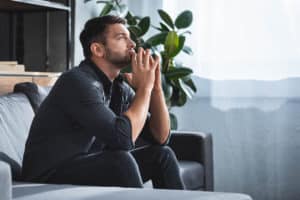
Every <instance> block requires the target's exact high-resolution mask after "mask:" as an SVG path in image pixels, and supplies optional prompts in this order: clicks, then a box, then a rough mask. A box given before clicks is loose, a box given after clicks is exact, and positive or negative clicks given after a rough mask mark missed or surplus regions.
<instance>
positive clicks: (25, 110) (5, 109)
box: [0, 83, 51, 180]
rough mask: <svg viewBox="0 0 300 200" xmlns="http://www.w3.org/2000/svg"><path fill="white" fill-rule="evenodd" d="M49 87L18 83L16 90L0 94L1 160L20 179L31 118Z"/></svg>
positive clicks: (14, 177) (15, 177) (14, 176)
mask: <svg viewBox="0 0 300 200" xmlns="http://www.w3.org/2000/svg"><path fill="white" fill-rule="evenodd" d="M50 89H51V87H41V86H37V85H36V84H34V83H19V84H16V85H15V88H14V93H9V94H6V95H2V96H0V160H2V161H4V162H6V163H8V164H9V165H10V166H11V169H12V176H13V179H14V180H21V166H22V160H23V154H24V148H25V143H26V140H27V137H28V133H29V129H30V126H31V122H32V120H33V117H34V114H35V113H36V111H37V109H38V107H39V106H40V104H41V103H42V101H43V100H44V98H45V97H46V96H47V95H48V93H49V91H50Z"/></svg>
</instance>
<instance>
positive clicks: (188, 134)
mask: <svg viewBox="0 0 300 200" xmlns="http://www.w3.org/2000/svg"><path fill="white" fill-rule="evenodd" d="M212 142H213V141H212V135H211V134H210V133H203V132H193V131H172V132H171V138H170V141H169V146H170V147H171V148H172V149H173V151H174V152H175V154H176V157H177V159H178V160H189V161H196V162H199V163H201V164H202V165H203V167H204V173H205V176H204V177H205V180H204V183H205V184H204V185H205V188H204V189H205V190H208V191H212V190H213V146H212Z"/></svg>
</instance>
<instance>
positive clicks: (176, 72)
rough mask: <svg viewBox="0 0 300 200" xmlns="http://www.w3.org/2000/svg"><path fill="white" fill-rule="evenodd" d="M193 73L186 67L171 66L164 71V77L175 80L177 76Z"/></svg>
mask: <svg viewBox="0 0 300 200" xmlns="http://www.w3.org/2000/svg"><path fill="white" fill-rule="evenodd" d="M192 73H193V70H191V69H190V68H186V67H179V68H176V67H172V68H170V69H169V71H167V72H166V73H165V76H166V78H168V79H170V80H177V79H179V78H182V77H185V76H188V75H190V74H192Z"/></svg>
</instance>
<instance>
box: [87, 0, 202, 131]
mask: <svg viewBox="0 0 300 200" xmlns="http://www.w3.org/2000/svg"><path fill="white" fill-rule="evenodd" d="M87 1H91V0H85V2H87ZM97 3H101V4H104V7H103V9H102V10H101V12H100V16H104V15H107V14H114V15H118V16H121V17H123V18H125V19H126V22H127V28H128V30H129V31H130V34H131V38H132V39H133V40H134V41H135V42H136V44H137V48H138V47H143V48H145V49H146V48H149V49H151V50H152V52H153V53H156V54H158V55H160V56H161V61H162V63H161V66H162V67H161V73H162V74H161V77H162V87H163V91H164V95H165V100H166V104H167V106H168V108H169V113H170V119H171V128H172V129H177V120H176V116H175V115H174V114H172V113H171V108H172V107H174V106H183V105H184V104H185V103H186V101H187V98H192V96H193V94H194V92H196V90H197V88H196V86H195V84H194V82H193V80H192V79H191V74H192V73H193V71H192V69H190V68H188V67H186V66H184V65H183V64H182V63H180V62H178V61H177V60H176V59H175V58H176V56H177V55H178V54H179V53H180V52H184V53H187V54H189V55H191V54H192V50H191V48H190V47H188V46H186V45H185V39H186V35H188V34H191V32H190V31H188V30H187V28H188V27H189V26H190V25H191V23H192V21H193V15H192V13H191V11H188V10H186V11H183V12H182V13H180V14H179V15H178V16H177V17H176V18H175V20H174V19H172V18H171V17H170V15H169V14H168V13H167V12H166V11H164V10H162V9H159V10H158V14H159V16H160V22H159V26H154V25H151V19H150V17H149V16H143V17H141V16H135V15H134V14H133V13H131V12H130V11H129V10H128V7H127V6H126V4H124V3H122V1H121V0H107V1H97ZM150 28H152V29H155V30H156V33H155V34H154V35H152V36H150V37H149V38H147V39H145V38H144V37H145V35H146V34H147V33H148V32H149V30H150ZM129 70H130V67H128V68H126V69H125V71H129Z"/></svg>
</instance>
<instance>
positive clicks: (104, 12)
mask: <svg viewBox="0 0 300 200" xmlns="http://www.w3.org/2000/svg"><path fill="white" fill-rule="evenodd" d="M112 9H113V5H112V4H111V3H107V4H106V5H105V6H104V7H103V9H102V11H101V13H100V17H101V16H105V15H107V14H108V13H110V11H111V10H112Z"/></svg>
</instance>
